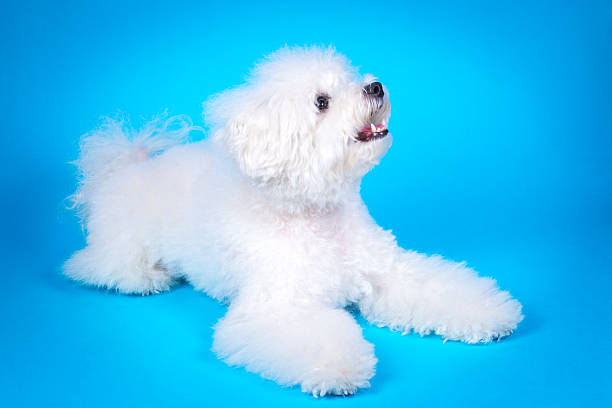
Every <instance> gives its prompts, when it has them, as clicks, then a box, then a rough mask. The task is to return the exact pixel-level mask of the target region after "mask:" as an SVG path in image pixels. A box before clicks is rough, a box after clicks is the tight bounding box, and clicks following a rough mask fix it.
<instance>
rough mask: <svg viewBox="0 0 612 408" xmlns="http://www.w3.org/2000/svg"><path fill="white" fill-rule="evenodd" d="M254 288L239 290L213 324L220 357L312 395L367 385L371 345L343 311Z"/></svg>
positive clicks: (346, 391)
mask: <svg viewBox="0 0 612 408" xmlns="http://www.w3.org/2000/svg"><path fill="white" fill-rule="evenodd" d="M257 292H259V294H257V295H252V296H251V295H248V294H241V295H240V296H239V297H238V298H237V299H236V300H235V301H234V302H232V304H231V306H230V308H229V311H228V313H227V314H226V316H225V317H224V318H222V319H221V320H220V321H219V322H218V323H217V325H216V326H215V334H214V343H213V351H214V352H215V353H216V354H217V355H218V356H219V357H220V358H222V359H223V360H224V361H225V362H227V363H228V364H230V365H236V366H242V367H245V368H246V369H247V370H248V371H251V372H255V373H257V374H260V375H261V376H263V377H264V378H268V379H271V380H274V381H276V382H277V383H279V384H281V385H285V386H293V385H300V386H301V389H302V391H304V392H307V393H312V394H313V395H314V396H315V397H318V396H323V395H326V394H336V395H348V394H352V393H354V392H355V391H356V390H357V389H358V388H363V387H369V385H370V384H369V380H370V378H372V376H373V375H374V368H375V364H376V361H377V360H376V358H375V357H374V347H373V346H372V344H370V343H368V342H367V341H365V340H364V339H363V337H362V335H361V328H360V327H359V326H358V325H357V323H356V322H355V321H354V319H353V318H352V317H351V316H350V314H349V313H347V312H346V311H345V310H341V309H332V308H329V307H325V306H322V305H319V304H312V303H310V302H304V301H300V300H298V299H293V300H290V299H287V298H285V299H283V300H281V299H274V298H270V297H269V296H267V295H263V296H262V293H261V292H260V291H257ZM264 298H265V299H264Z"/></svg>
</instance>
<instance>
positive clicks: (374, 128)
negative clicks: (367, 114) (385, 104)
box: [359, 123, 386, 135]
mask: <svg viewBox="0 0 612 408" xmlns="http://www.w3.org/2000/svg"><path fill="white" fill-rule="evenodd" d="M385 129H386V128H385V127H384V126H383V124H382V123H379V124H378V125H375V124H373V123H370V124H369V125H365V126H364V127H362V128H361V130H360V131H359V133H363V134H366V135H372V134H374V133H377V132H382V131H383V130H385Z"/></svg>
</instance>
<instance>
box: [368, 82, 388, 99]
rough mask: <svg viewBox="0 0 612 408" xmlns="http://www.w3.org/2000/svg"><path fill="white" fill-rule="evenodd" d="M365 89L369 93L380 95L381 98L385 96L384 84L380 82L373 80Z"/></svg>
mask: <svg viewBox="0 0 612 408" xmlns="http://www.w3.org/2000/svg"><path fill="white" fill-rule="evenodd" d="M363 91H364V92H365V93H367V94H368V95H372V96H378V97H379V98H382V97H383V96H385V91H383V86H382V84H381V83H380V82H372V83H371V84H368V85H366V86H364V87H363Z"/></svg>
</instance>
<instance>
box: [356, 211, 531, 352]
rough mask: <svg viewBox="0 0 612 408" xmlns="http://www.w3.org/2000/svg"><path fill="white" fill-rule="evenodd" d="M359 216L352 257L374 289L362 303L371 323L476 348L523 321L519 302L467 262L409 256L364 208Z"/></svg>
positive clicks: (364, 314)
mask: <svg viewBox="0 0 612 408" xmlns="http://www.w3.org/2000/svg"><path fill="white" fill-rule="evenodd" d="M357 212H358V213H360V214H361V216H359V217H355V218H354V220H355V222H354V223H353V225H352V226H351V229H350V230H351V232H352V234H351V240H352V241H351V243H350V245H348V247H349V248H351V251H349V253H348V254H349V261H350V263H351V265H353V268H356V269H358V270H359V272H360V275H361V276H364V277H365V278H366V280H367V281H368V282H369V284H370V286H371V290H370V291H368V293H366V294H365V295H364V296H363V297H362V299H361V300H360V302H359V308H360V310H361V313H362V315H363V316H364V317H365V318H366V319H368V320H369V321H370V322H372V323H374V324H377V325H379V326H387V327H390V328H392V329H394V330H400V331H402V332H406V333H408V332H411V331H414V332H417V333H419V334H421V335H425V334H430V333H435V334H438V335H440V336H443V337H444V338H445V339H448V340H460V341H464V342H467V343H478V342H489V341H491V340H494V339H499V338H501V337H503V336H506V335H508V334H510V333H511V332H512V330H514V329H515V328H516V326H517V324H518V323H519V322H520V321H521V320H522V318H523V316H522V315H521V305H520V303H519V302H518V301H516V300H515V299H513V298H512V297H511V296H510V294H509V293H508V292H506V291H502V290H500V289H499V288H498V286H497V284H496V282H495V280H493V279H491V278H485V277H479V276H478V275H477V274H476V272H474V271H473V270H472V269H470V268H468V267H467V266H466V265H465V264H464V263H457V262H451V261H447V260H444V259H442V258H441V257H439V256H426V255H423V254H419V253H417V252H413V251H406V250H404V249H402V248H400V247H398V246H397V244H396V242H395V238H394V237H393V235H392V234H391V233H390V232H388V231H384V230H382V229H381V228H380V227H378V226H377V225H376V224H375V223H374V221H373V220H372V219H371V218H370V216H369V215H368V214H367V212H366V210H365V207H363V206H362V207H361V208H358V209H357Z"/></svg>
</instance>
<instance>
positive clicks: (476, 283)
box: [64, 47, 522, 396]
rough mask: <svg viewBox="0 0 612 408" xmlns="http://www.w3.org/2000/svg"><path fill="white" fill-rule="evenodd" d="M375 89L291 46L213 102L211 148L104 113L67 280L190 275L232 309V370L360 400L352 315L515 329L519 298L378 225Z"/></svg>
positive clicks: (179, 127)
mask: <svg viewBox="0 0 612 408" xmlns="http://www.w3.org/2000/svg"><path fill="white" fill-rule="evenodd" d="M373 80H374V78H373V77H372V76H365V77H360V76H359V75H358V73H357V72H356V70H355V69H353V68H352V67H351V66H350V65H349V62H348V61H347V59H346V58H344V57H343V56H340V55H338V54H337V53H336V52H335V51H334V50H333V49H324V48H316V47H313V48H285V49H282V50H280V51H278V52H276V53H274V54H272V55H271V56H270V57H268V58H267V59H265V60H263V61H262V62H261V63H260V64H258V65H257V66H256V67H255V69H254V70H253V72H252V73H251V76H250V77H249V79H248V80H247V82H246V84H244V85H243V86H240V87H237V88H234V89H230V90H227V91H225V92H222V93H220V94H218V95H215V96H214V97H212V98H211V99H210V100H209V101H208V102H206V103H205V118H206V121H207V122H208V124H209V125H210V127H211V129H212V137H211V138H209V139H207V140H204V141H202V142H197V143H184V142H185V140H186V137H187V136H188V134H189V132H190V131H192V130H194V129H195V128H194V127H193V126H192V125H191V123H190V122H189V120H188V119H187V118H184V117H173V118H169V119H157V120H155V121H153V122H151V123H149V124H147V125H146V126H145V127H144V128H143V129H142V130H141V131H139V132H136V131H134V130H132V129H129V128H127V127H126V126H125V125H124V123H123V122H122V121H120V120H108V121H107V122H106V123H105V124H104V125H103V126H102V127H101V128H99V129H98V130H96V131H94V132H93V133H91V134H89V135H86V136H85V137H84V139H83V141H82V144H81V155H80V157H79V159H78V160H77V161H76V164H77V166H78V168H79V170H80V184H79V188H78V190H77V192H76V193H75V194H74V196H73V199H74V203H75V205H76V206H77V207H78V208H79V209H80V213H81V216H82V222H83V224H84V226H85V228H86V230H87V246H86V247H85V248H84V249H82V250H80V251H78V252H76V253H75V254H74V255H73V256H72V257H71V258H70V259H69V260H68V261H67V262H66V264H65V265H64V272H65V274H66V275H68V276H70V277H72V278H73V279H76V280H78V281H81V282H84V283H86V284H90V285H96V286H100V287H106V288H113V289H116V290H117V291H119V292H122V293H142V294H150V293H155V292H158V291H162V290H167V289H170V288H171V287H172V285H173V283H174V282H176V281H177V280H178V279H185V280H187V281H188V282H190V283H191V284H192V285H193V286H194V287H195V288H196V289H197V290H202V291H204V292H206V293H207V294H209V295H210V296H212V297H214V298H216V299H219V300H223V301H227V302H228V303H229V305H230V306H229V310H228V312H227V314H226V316H225V317H224V318H222V319H221V320H220V321H219V322H218V324H217V325H216V326H215V334H214V343H213V350H214V352H215V353H217V355H218V356H219V357H220V358H221V359H223V360H224V361H226V362H227V363H228V364H231V365H236V366H243V367H245V368H246V369H247V370H249V371H252V372H255V373H258V374H260V375H262V376H263V377H265V378H269V379H272V380H274V381H276V382H278V383H279V384H281V385H286V386H292V385H299V386H300V387H301V389H302V390H303V391H304V392H308V393H312V394H313V395H315V396H319V395H321V396H322V395H326V394H352V393H354V392H355V391H356V390H357V389H359V388H363V387H368V386H369V380H370V379H371V378H372V376H373V375H374V372H375V365H376V362H377V360H376V357H375V356H374V347H373V346H372V344H370V343H369V342H367V341H366V340H364V338H363V336H362V334H361V329H360V327H359V326H358V325H357V323H356V322H355V321H354V319H353V317H352V316H351V315H350V314H349V312H347V311H346V310H345V309H344V308H345V307H346V306H347V305H349V304H356V305H357V306H358V308H359V310H360V311H361V313H362V315H363V316H364V317H365V318H366V319H367V320H369V321H370V322H372V323H375V324H378V325H382V326H388V327H390V328H391V329H393V330H400V331H402V332H410V331H414V332H417V333H419V334H421V335H425V334H429V333H435V334H438V335H441V336H443V337H445V338H446V339H450V340H460V341H465V342H468V343H477V342H489V341H491V340H492V339H497V338H500V337H502V336H505V335H507V334H509V333H510V331H511V330H513V329H514V328H516V326H517V324H518V323H519V322H520V320H521V319H522V315H521V305H520V304H519V303H518V302H517V301H516V300H514V299H512V298H511V297H510V295H509V294H508V292H504V291H500V290H499V289H498V287H497V285H496V283H495V281H494V280H492V279H490V278H481V277H478V276H477V274H476V273H475V272H474V271H473V270H471V269H470V268H467V267H466V266H465V265H464V264H462V263H454V262H450V261H446V260H443V259H442V258H440V257H437V256H434V257H428V256H425V255H422V254H419V253H416V252H412V251H406V250H403V249H401V248H399V247H398V246H397V244H396V241H395V238H394V237H393V235H392V234H391V233H390V232H388V231H384V230H382V229H381V228H380V227H378V226H377V225H376V223H375V222H374V221H373V220H372V218H371V217H370V215H369V214H368V211H367V208H366V207H365V205H364V204H363V202H362V200H361V198H360V195H359V187H360V181H361V178H362V176H363V175H364V174H365V173H366V172H367V171H368V170H369V169H371V168H372V166H374V165H375V164H376V163H377V162H378V161H379V160H380V158H381V157H382V156H383V155H384V154H385V153H386V151H387V149H388V148H389V147H390V145H391V140H392V139H391V135H388V136H387V137H384V138H379V139H375V140H370V141H367V142H363V141H359V140H357V139H356V135H357V133H358V132H359V131H360V129H362V128H363V126H364V125H368V124H370V123H374V124H377V123H382V124H385V125H386V124H387V123H388V119H389V115H390V103H389V99H388V90H387V89H386V88H384V93H385V95H384V97H382V98H378V99H376V100H374V99H372V98H370V97H368V95H365V94H364V90H363V88H364V85H365V84H369V83H371V82H372V81H373ZM318 95H326V96H327V97H329V98H330V99H329V108H328V109H327V110H326V111H319V110H318V109H317V107H316V106H315V103H314V101H315V99H316V98H317V96H318Z"/></svg>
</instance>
